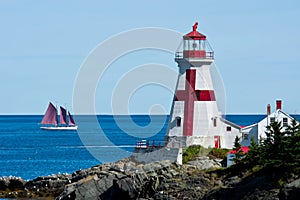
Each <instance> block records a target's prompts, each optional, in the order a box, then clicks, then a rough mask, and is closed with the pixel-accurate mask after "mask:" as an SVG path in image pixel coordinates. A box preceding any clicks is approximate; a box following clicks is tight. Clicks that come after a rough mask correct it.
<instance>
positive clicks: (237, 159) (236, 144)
mask: <svg viewBox="0 0 300 200" xmlns="http://www.w3.org/2000/svg"><path fill="white" fill-rule="evenodd" d="M241 147H242V145H241V143H240V138H239V137H238V136H236V137H235V140H234V144H233V150H235V151H236V153H235V154H234V155H235V158H234V159H233V161H234V162H235V163H236V164H238V163H240V162H241V159H242V156H243V151H242V150H241Z"/></svg>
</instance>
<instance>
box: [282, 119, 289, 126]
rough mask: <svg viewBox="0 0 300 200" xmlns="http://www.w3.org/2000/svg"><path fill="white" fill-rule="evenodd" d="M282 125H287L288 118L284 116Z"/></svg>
mask: <svg viewBox="0 0 300 200" xmlns="http://www.w3.org/2000/svg"><path fill="white" fill-rule="evenodd" d="M282 126H283V127H287V126H288V118H286V117H284V118H283V120H282Z"/></svg>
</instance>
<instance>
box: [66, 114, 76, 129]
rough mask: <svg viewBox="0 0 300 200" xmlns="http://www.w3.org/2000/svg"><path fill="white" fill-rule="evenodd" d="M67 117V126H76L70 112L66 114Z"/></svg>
mask: <svg viewBox="0 0 300 200" xmlns="http://www.w3.org/2000/svg"><path fill="white" fill-rule="evenodd" d="M68 115H69V125H70V126H76V123H75V121H74V119H73V117H72V115H71V114H70V112H68Z"/></svg>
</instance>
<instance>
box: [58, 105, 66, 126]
mask: <svg viewBox="0 0 300 200" xmlns="http://www.w3.org/2000/svg"><path fill="white" fill-rule="evenodd" d="M59 123H60V124H67V111H66V109H64V108H63V107H61V106H60V117H59Z"/></svg>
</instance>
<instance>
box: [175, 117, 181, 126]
mask: <svg viewBox="0 0 300 200" xmlns="http://www.w3.org/2000/svg"><path fill="white" fill-rule="evenodd" d="M176 126H181V117H176Z"/></svg>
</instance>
